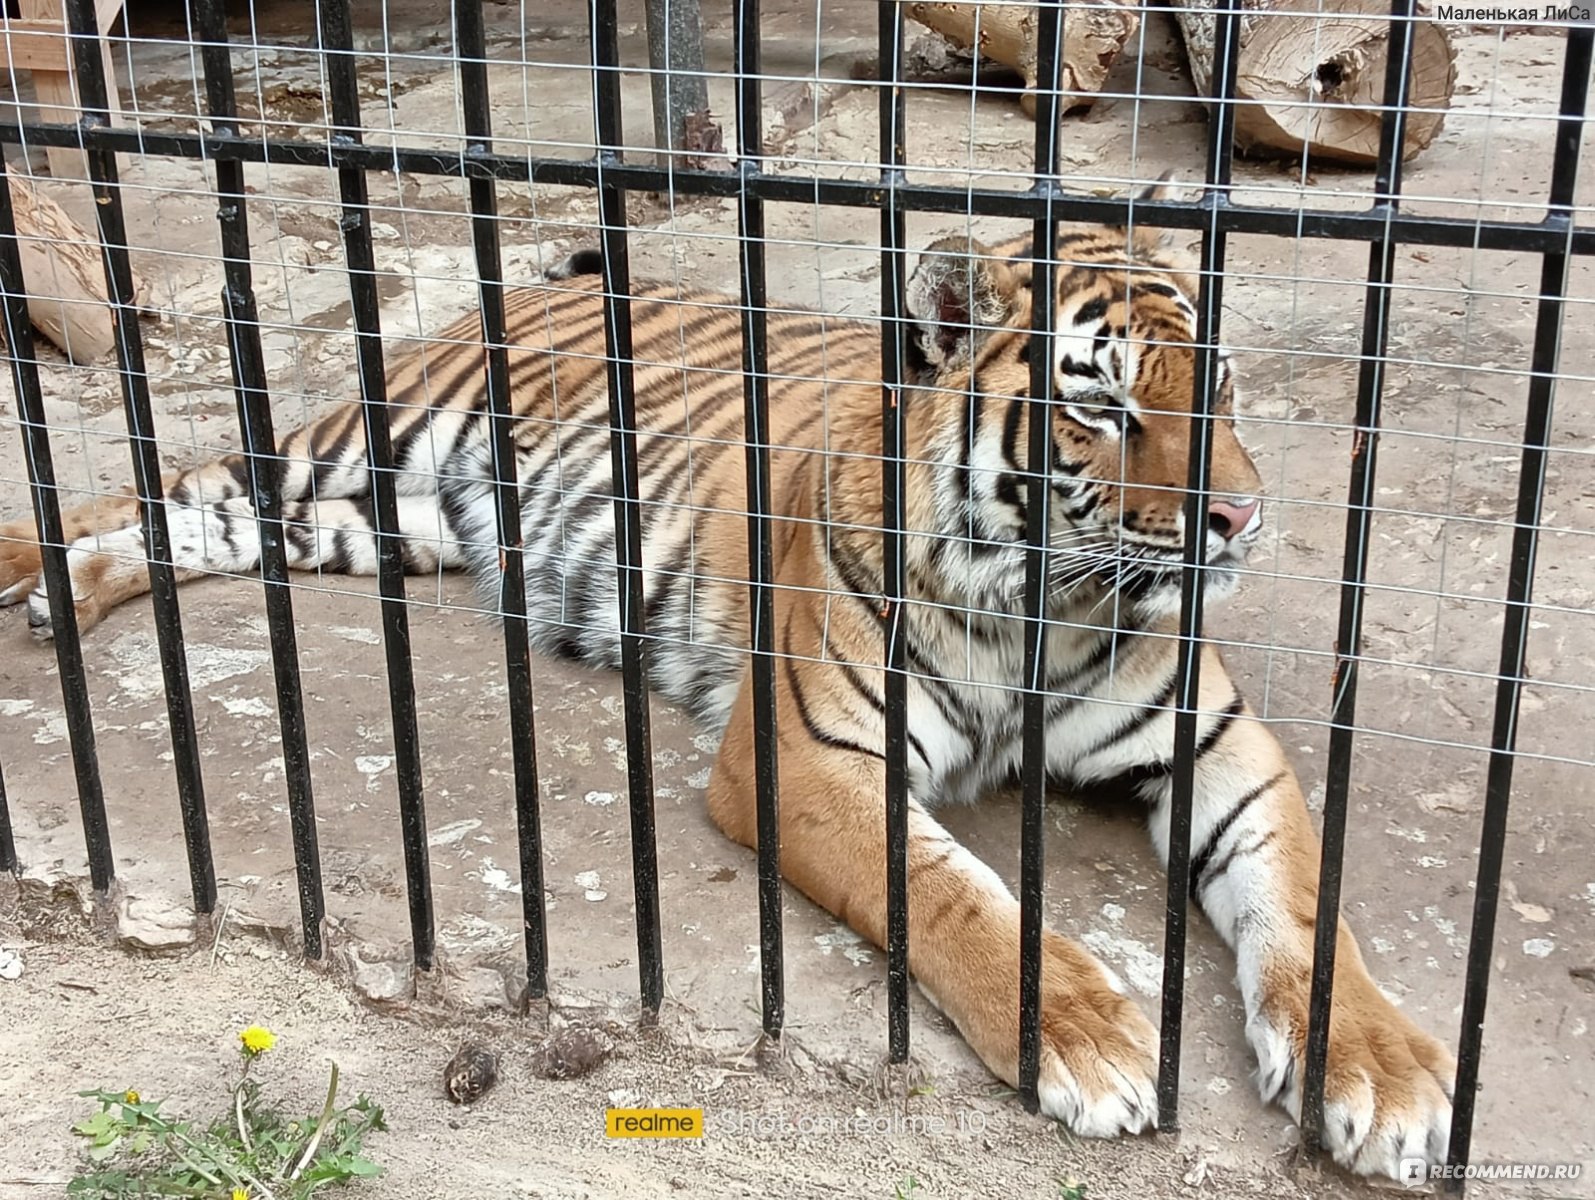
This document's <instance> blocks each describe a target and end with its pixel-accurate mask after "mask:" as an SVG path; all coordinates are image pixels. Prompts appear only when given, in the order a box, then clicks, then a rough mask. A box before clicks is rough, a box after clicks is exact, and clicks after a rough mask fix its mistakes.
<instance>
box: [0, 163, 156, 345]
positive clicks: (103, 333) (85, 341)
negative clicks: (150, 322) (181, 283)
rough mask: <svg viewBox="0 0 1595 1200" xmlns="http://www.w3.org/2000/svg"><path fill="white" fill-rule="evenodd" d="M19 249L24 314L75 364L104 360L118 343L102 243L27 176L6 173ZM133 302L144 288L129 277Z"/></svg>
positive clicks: (141, 295) (140, 295)
mask: <svg viewBox="0 0 1595 1200" xmlns="http://www.w3.org/2000/svg"><path fill="white" fill-rule="evenodd" d="M7 178H8V179H9V180H10V181H11V208H12V212H13V214H14V215H15V217H16V226H17V253H18V255H19V256H20V257H21V259H22V277H23V278H24V279H25V280H27V284H28V317H29V319H30V320H31V321H32V322H33V326H34V328H36V329H37V330H38V331H39V332H40V333H42V334H43V335H44V336H45V337H47V338H49V339H50V341H52V342H54V343H55V344H56V345H57V346H59V347H61V349H62V350H63V351H64V352H65V353H66V356H67V357H68V358H70V359H71V360H72V361H73V362H75V363H91V362H98V361H100V360H102V359H104V358H105V357H106V356H107V355H108V354H109V353H110V352H111V350H112V349H113V348H114V347H115V345H116V334H115V327H114V325H113V323H112V313H111V305H110V301H109V299H108V297H107V294H106V290H105V269H104V267H103V266H102V265H101V261H100V243H99V242H98V240H96V239H95V238H94V237H92V236H91V235H90V234H88V233H87V232H85V231H84V229H83V227H82V226H81V225H79V224H78V223H77V222H76V221H74V220H73V219H72V218H71V217H70V216H68V215H67V212H66V210H65V209H63V208H62V207H61V206H60V205H59V204H57V203H56V202H55V201H54V200H52V199H50V198H49V197H48V196H46V195H43V194H42V193H41V192H40V191H39V190H38V188H37V187H36V186H35V185H34V184H33V183H32V182H30V181H29V180H28V179H27V178H25V177H23V176H19V175H12V174H10V173H7ZM133 290H134V302H135V303H136V304H140V305H142V303H143V298H144V296H145V294H146V289H145V287H144V283H143V281H142V280H140V279H139V278H138V276H137V275H136V274H135V275H134V277H133Z"/></svg>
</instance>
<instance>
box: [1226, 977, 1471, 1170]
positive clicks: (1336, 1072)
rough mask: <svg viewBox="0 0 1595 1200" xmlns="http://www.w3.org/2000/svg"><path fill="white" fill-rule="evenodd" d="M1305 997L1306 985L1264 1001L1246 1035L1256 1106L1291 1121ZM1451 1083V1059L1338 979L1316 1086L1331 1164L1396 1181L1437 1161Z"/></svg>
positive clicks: (1367, 994) (1302, 1064)
mask: <svg viewBox="0 0 1595 1200" xmlns="http://www.w3.org/2000/svg"><path fill="white" fill-rule="evenodd" d="M1305 996H1306V992H1305V981H1304V982H1303V990H1302V991H1301V992H1300V994H1299V995H1298V996H1297V997H1296V999H1295V1002H1293V1003H1291V1004H1289V1005H1279V1006H1272V1008H1271V1006H1269V1005H1267V1004H1266V1003H1265V1005H1264V1008H1263V1011H1261V1012H1259V1013H1258V1014H1257V1015H1256V1016H1254V1017H1253V1018H1252V1020H1251V1022H1250V1023H1249V1025H1248V1028H1247V1035H1248V1037H1249V1039H1250V1041H1251V1043H1252V1047H1253V1049H1254V1050H1255V1051H1256V1052H1257V1061H1258V1084H1259V1088H1260V1090H1261V1091H1262V1095H1263V1099H1264V1100H1276V1101H1278V1102H1279V1103H1280V1104H1281V1105H1282V1106H1283V1107H1284V1108H1285V1109H1286V1110H1287V1111H1288V1112H1290V1113H1291V1114H1292V1115H1293V1116H1295V1117H1296V1118H1297V1120H1298V1121H1299V1120H1300V1119H1301V1116H1302V1113H1301V1104H1302V1080H1303V1079H1304V1077H1305V1075H1306V1069H1307V1067H1306V1064H1307V1005H1306V999H1305ZM1271 1011H1272V1014H1273V1015H1270V1012H1271ZM1455 1078H1456V1061H1455V1060H1454V1059H1453V1058H1452V1057H1451V1053H1450V1051H1448V1050H1447V1049H1446V1048H1445V1047H1444V1046H1443V1045H1442V1044H1441V1043H1440V1042H1439V1041H1437V1040H1436V1039H1435V1038H1433V1037H1430V1036H1429V1035H1428V1034H1427V1033H1425V1032H1424V1031H1423V1030H1421V1029H1419V1028H1418V1027H1417V1026H1416V1025H1415V1024H1413V1022H1412V1021H1411V1020H1410V1019H1409V1018H1408V1017H1407V1016H1406V1014H1404V1013H1403V1012H1402V1011H1401V1010H1400V1009H1398V1008H1397V1007H1396V1006H1395V1005H1393V1004H1392V1003H1390V1001H1389V1000H1387V999H1386V998H1385V996H1384V994H1383V993H1381V992H1380V991H1379V989H1378V986H1377V985H1376V984H1374V982H1373V981H1372V980H1371V979H1369V978H1367V977H1366V976H1363V977H1361V978H1356V977H1352V978H1347V974H1346V973H1345V972H1337V980H1336V984H1335V996H1334V1011H1333V1014H1332V1016H1331V1018H1330V1022H1329V1058H1328V1063H1327V1064H1326V1071H1325V1079H1324V1147H1325V1149H1327V1150H1328V1151H1329V1152H1330V1154H1331V1155H1332V1156H1333V1158H1334V1160H1335V1161H1336V1162H1337V1163H1339V1164H1340V1165H1341V1166H1343V1167H1346V1168H1347V1169H1349V1170H1351V1171H1354V1172H1356V1173H1357V1174H1359V1175H1383V1176H1387V1177H1389V1178H1392V1179H1399V1178H1401V1162H1402V1160H1403V1159H1413V1158H1416V1159H1422V1160H1423V1161H1424V1162H1426V1163H1441V1162H1444V1161H1445V1155H1446V1146H1447V1143H1448V1142H1449V1140H1450V1137H1451V1089H1452V1084H1453V1080H1454V1079H1455Z"/></svg>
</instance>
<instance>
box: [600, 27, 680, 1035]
mask: <svg viewBox="0 0 1595 1200" xmlns="http://www.w3.org/2000/svg"><path fill="white" fill-rule="evenodd" d="M591 36H592V51H593V114H594V120H595V123H596V132H597V138H598V145H597V147H596V149H597V151H598V168H599V187H598V211H599V220H600V222H601V223H602V226H603V238H602V242H601V249H602V253H603V277H604V347H605V354H606V357H607V369H608V375H609V457H610V464H611V469H612V471H613V476H614V479H613V484H612V487H611V490H612V492H613V495H614V500H615V556H616V563H615V569H616V570H617V572H618V573H619V588H618V591H619V597H620V599H619V603H620V669H621V676H622V691H623V693H624V700H625V710H626V775H627V787H628V793H629V799H630V802H631V865H632V886H633V889H634V895H635V900H636V905H637V971H638V975H639V977H640V982H641V988H642V1006H643V1013H644V1019H645V1020H651V1019H653V1018H654V1017H656V1016H657V1015H658V1013H659V1005H660V1003H661V1002H662V1001H663V999H664V990H665V980H664V962H663V955H662V950H661V947H660V935H659V860H658V857H657V853H658V852H657V849H656V847H655V839H654V779H653V730H652V726H651V724H650V720H649V715H648V643H647V628H646V625H645V622H644V619H643V588H642V584H643V579H642V505H641V504H640V503H639V501H638V499H637V493H638V480H637V397H636V391H635V388H634V386H633V371H632V366H633V363H634V358H633V354H632V344H631V257H630V252H629V250H628V248H627V244H626V189H625V188H624V186H622V185H621V184H617V183H610V182H608V181H607V180H605V178H604V175H603V171H604V168H606V167H608V166H612V165H615V164H618V163H619V162H620V161H621V153H622V151H623V150H624V149H625V144H626V143H625V134H624V131H623V128H622V124H621V110H620V34H619V28H618V18H617V16H616V12H615V0H593V7H592V30H591Z"/></svg>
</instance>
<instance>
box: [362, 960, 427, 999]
mask: <svg viewBox="0 0 1595 1200" xmlns="http://www.w3.org/2000/svg"><path fill="white" fill-rule="evenodd" d="M349 967H350V982H351V983H353V984H354V987H355V990H356V991H357V992H359V993H360V994H361V995H362V996H364V997H365V998H366V999H367V1000H371V1001H373V1002H375V1003H377V1004H388V1003H391V1002H393V1001H395V1000H406V999H408V998H409V997H410V995H411V993H412V992H413V990H414V978H415V969H414V968H413V967H412V966H411V965H410V964H409V963H406V962H398V963H395V962H385V961H382V960H380V959H379V960H377V961H375V962H366V961H365V960H364V959H362V958H360V957H359V956H358V955H356V954H350V955H349Z"/></svg>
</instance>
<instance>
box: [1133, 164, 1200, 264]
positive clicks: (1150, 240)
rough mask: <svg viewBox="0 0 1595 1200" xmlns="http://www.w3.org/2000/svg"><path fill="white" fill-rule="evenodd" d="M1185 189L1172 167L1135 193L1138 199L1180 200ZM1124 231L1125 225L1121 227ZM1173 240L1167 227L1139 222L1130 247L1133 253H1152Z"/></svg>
mask: <svg viewBox="0 0 1595 1200" xmlns="http://www.w3.org/2000/svg"><path fill="white" fill-rule="evenodd" d="M1183 190H1184V189H1183V188H1181V187H1180V185H1179V182H1178V181H1177V180H1176V179H1175V176H1174V171H1173V169H1172V168H1170V169H1169V170H1167V171H1164V172H1163V174H1161V175H1159V176H1158V177H1157V178H1156V179H1155V180H1153V181H1152V182H1151V183H1150V184H1148V185H1147V186H1146V187H1144V188H1141V189H1140V190H1139V191H1137V192H1136V193H1135V199H1136V200H1178V199H1179V198H1180V194H1181V192H1182V191H1183ZM1119 232H1120V233H1123V232H1124V229H1123V227H1122V226H1121V227H1120V229H1119ZM1171 241H1173V233H1172V231H1170V230H1167V229H1154V228H1152V227H1151V226H1150V225H1142V224H1139V223H1137V224H1136V226H1135V237H1134V243H1135V244H1134V245H1133V246H1131V247H1129V249H1130V250H1131V252H1132V253H1139V254H1150V253H1152V252H1154V251H1157V250H1161V249H1163V247H1165V246H1167V245H1169V243H1170V242H1171Z"/></svg>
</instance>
